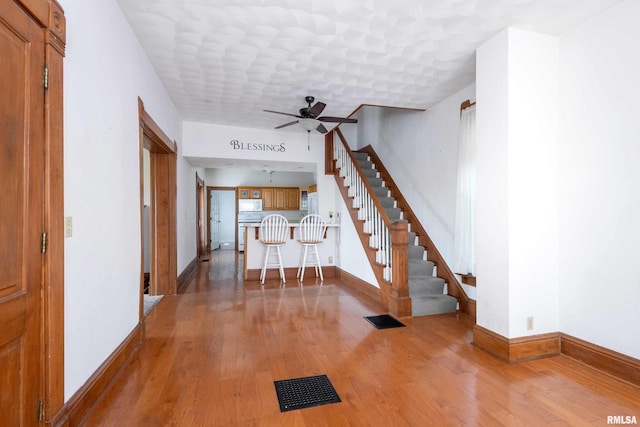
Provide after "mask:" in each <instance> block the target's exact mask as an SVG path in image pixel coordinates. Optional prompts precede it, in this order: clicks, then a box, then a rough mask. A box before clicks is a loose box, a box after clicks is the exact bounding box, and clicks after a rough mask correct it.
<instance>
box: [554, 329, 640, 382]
mask: <svg viewBox="0 0 640 427" xmlns="http://www.w3.org/2000/svg"><path fill="white" fill-rule="evenodd" d="M560 349H561V352H562V354H563V355H564V356H567V357H570V358H572V359H575V360H577V361H579V362H582V363H584V364H586V365H589V366H591V367H593V368H595V369H598V370H599V371H602V372H604V373H605V374H607V375H610V376H612V377H614V378H617V379H619V380H621V381H624V382H627V383H630V384H633V385H634V386H636V387H640V360H638V359H634V358H633V357H629V356H626V355H624V354H622V353H618V352H616V351H613V350H609V349H607V348H605V347H601V346H599V345H596V344H592V343H590V342H587V341H584V340H581V339H579V338H576V337H572V336H570V335H567V334H560Z"/></svg>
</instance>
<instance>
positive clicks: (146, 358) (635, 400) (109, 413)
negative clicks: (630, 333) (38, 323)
mask: <svg viewBox="0 0 640 427" xmlns="http://www.w3.org/2000/svg"><path fill="white" fill-rule="evenodd" d="M310 275H312V273H310ZM383 313H384V311H383V310H382V308H381V307H380V306H379V305H378V304H377V303H376V302H374V301H371V300H369V299H367V298H366V297H364V296H362V295H360V294H358V293H355V292H353V291H352V290H350V289H349V288H347V287H345V286H342V285H340V283H338V282H336V281H335V280H334V279H332V280H331V281H325V282H324V284H322V285H319V284H316V283H314V281H313V278H312V277H309V280H307V279H305V284H304V286H302V287H300V286H299V285H298V284H297V283H295V282H293V281H288V282H287V284H286V285H285V286H283V287H281V286H280V284H279V283H277V282H267V284H266V285H265V287H264V288H262V287H261V286H260V284H259V283H258V282H249V283H245V282H243V280H242V256H240V257H239V258H238V257H237V256H236V254H235V253H234V252H232V251H216V252H213V253H212V257H211V260H210V262H208V263H203V264H201V265H200V267H199V270H198V271H197V273H196V274H195V276H194V277H193V278H192V279H191V281H190V282H189V283H188V285H187V286H186V288H185V290H184V292H183V293H181V294H179V295H176V296H166V297H165V298H163V299H162V301H160V303H159V304H158V305H157V306H156V308H155V309H154V310H153V311H152V312H151V313H150V314H149V316H148V317H147V318H146V340H145V342H144V343H143V345H142V346H141V348H140V350H139V351H138V352H136V353H135V355H134V356H133V358H132V360H130V362H129V363H128V364H127V365H126V367H125V368H124V369H123V370H122V371H121V372H120V373H119V374H118V375H117V377H116V378H115V379H114V381H113V383H112V385H111V386H110V388H109V389H108V390H107V392H106V393H105V395H104V396H103V397H102V399H101V400H100V401H99V402H98V404H97V405H96V407H95V408H94V409H93V411H92V413H91V414H90V416H89V417H88V419H87V420H86V422H85V424H84V425H86V426H119V427H129V426H332V427H333V426H385V427H386V426H448V425H453V426H455V425H465V426H499V425H504V426H541V425H554V426H586V425H607V416H619V415H623V416H635V417H636V418H637V419H638V422H640V389H639V388H637V387H634V386H631V385H628V384H626V383H623V382H621V381H618V380H616V379H613V378H610V377H608V376H607V375H604V374H602V373H600V372H599V371H597V370H594V369H592V368H590V367H588V366H585V365H583V364H581V363H578V362H576V361H574V360H572V359H570V358H567V357H564V356H559V357H554V358H548V359H544V360H538V361H533V362H526V363H521V364H517V365H509V364H507V363H504V362H502V361H500V360H498V359H496V358H495V357H493V356H490V355H489V354H487V353H485V352H484V351H482V350H480V349H478V348H476V347H474V346H473V345H472V343H471V339H472V330H471V328H472V326H473V321H472V320H471V319H470V318H468V317H467V316H465V315H455V314H452V315H438V316H428V317H418V318H413V319H403V320H402V321H403V323H405V324H406V327H404V328H397V329H387V330H377V329H375V328H373V327H372V326H371V325H370V324H369V323H368V322H367V321H366V320H364V319H363V316H371V315H377V314H383ZM319 374H326V375H328V377H329V379H330V380H331V382H332V383H333V386H334V387H335V388H336V391H337V392H338V394H339V395H340V398H341V399H342V402H341V403H335V404H329V405H324V406H319V407H314V408H307V409H301V410H295V411H290V412H284V413H281V412H280V408H279V405H278V400H277V396H276V392H275V387H274V381H276V380H283V379H290V378H298V377H306V376H311V375H319Z"/></svg>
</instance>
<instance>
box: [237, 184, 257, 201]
mask: <svg viewBox="0 0 640 427" xmlns="http://www.w3.org/2000/svg"><path fill="white" fill-rule="evenodd" d="M238 198H239V199H261V198H262V188H255V187H238Z"/></svg>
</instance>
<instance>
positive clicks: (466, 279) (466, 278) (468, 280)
mask: <svg viewBox="0 0 640 427" xmlns="http://www.w3.org/2000/svg"><path fill="white" fill-rule="evenodd" d="M458 275H459V276H460V281H461V282H462V283H464V284H465V285H469V286H475V285H476V276H473V275H471V274H458Z"/></svg>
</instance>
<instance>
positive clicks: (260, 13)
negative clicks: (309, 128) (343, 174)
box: [118, 0, 619, 132]
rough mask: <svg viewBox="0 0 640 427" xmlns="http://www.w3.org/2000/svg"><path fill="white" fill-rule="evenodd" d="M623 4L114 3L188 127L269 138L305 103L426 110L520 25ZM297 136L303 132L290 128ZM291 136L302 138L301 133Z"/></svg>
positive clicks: (544, 25) (498, 0) (334, 110)
mask: <svg viewBox="0 0 640 427" xmlns="http://www.w3.org/2000/svg"><path fill="white" fill-rule="evenodd" d="M618 1H619V0H422V1H421V0H235V1H234V0H118V3H119V4H120V6H121V8H122V10H123V12H124V14H125V16H126V17H127V19H128V20H129V22H130V24H131V26H132V27H133V30H134V31H135V33H136V35H137V37H138V38H139V40H140V42H141V44H142V46H143V48H144V49H145V51H146V53H147V55H148V56H149V59H150V60H151V62H152V63H153V65H154V67H155V69H156V70H157V72H158V74H159V75H160V78H161V80H162V81H163V82H164V85H165V86H166V88H167V91H168V92H169V95H170V96H171V98H172V99H173V101H174V103H175V105H176V107H177V109H178V111H179V112H180V114H181V116H182V118H183V119H184V120H191V121H199V122H207V123H218V124H224V125H232V126H241V127H253V128H273V127H275V126H277V125H279V124H282V123H285V122H289V121H291V118H290V117H286V116H280V115H277V114H270V113H266V112H263V111H262V110H263V109H269V110H277V111H283V112H288V113H295V114H297V113H298V109H299V108H301V107H304V106H306V104H305V102H304V97H305V96H306V95H313V96H315V98H316V100H317V101H322V102H324V103H326V104H327V107H326V109H325V110H324V112H323V114H324V115H330V116H344V115H348V114H350V113H351V112H352V111H353V110H354V109H355V108H356V107H358V106H359V105H360V104H374V105H385V106H395V107H406V108H422V109H424V108H428V107H429V106H431V105H433V104H434V103H437V102H438V101H440V100H442V99H443V98H445V97H447V96H449V95H451V94H453V93H455V92H456V91H458V90H460V89H462V88H464V87H466V86H468V85H469V84H471V83H473V82H474V81H475V49H476V48H477V47H478V46H479V45H480V44H482V43H483V42H484V41H486V40H487V39H489V38H490V37H491V36H492V35H494V34H496V33H497V32H499V31H500V30H502V29H504V28H506V27H508V26H515V27H518V28H522V29H528V30H534V31H539V32H544V33H548V34H556V35H558V34H562V33H564V32H566V31H567V30H569V29H571V28H573V27H575V26H576V25H578V24H579V23H581V22H583V21H584V20H586V19H588V18H589V17H591V16H594V15H596V14H597V13H599V12H600V11H602V10H604V9H605V8H607V7H609V6H611V5H613V4H615V3H617V2H618ZM293 128H296V129H293ZM285 130H296V131H301V132H304V130H302V129H301V128H298V126H291V127H289V128H285Z"/></svg>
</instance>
